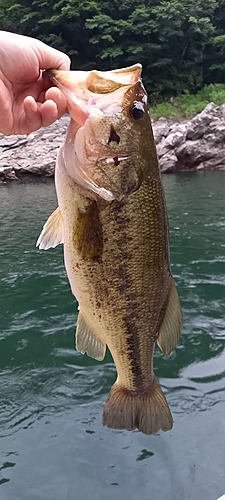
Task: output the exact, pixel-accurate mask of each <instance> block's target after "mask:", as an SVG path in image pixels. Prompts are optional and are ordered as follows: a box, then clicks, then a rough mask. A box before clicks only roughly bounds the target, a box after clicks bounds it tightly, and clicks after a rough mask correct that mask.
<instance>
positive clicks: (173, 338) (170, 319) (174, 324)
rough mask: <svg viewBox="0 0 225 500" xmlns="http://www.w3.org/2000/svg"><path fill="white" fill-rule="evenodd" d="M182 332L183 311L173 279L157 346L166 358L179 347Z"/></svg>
mask: <svg viewBox="0 0 225 500" xmlns="http://www.w3.org/2000/svg"><path fill="white" fill-rule="evenodd" d="M181 330H182V311H181V306H180V300H179V297H178V293H177V289H176V285H175V283H174V280H173V279H172V281H171V286H170V291H169V297H168V302H167V308H166V312H165V315H164V318H163V320H162V323H161V326H160V329H159V335H158V338H157V344H158V346H159V348H160V349H161V351H162V352H163V354H164V355H165V356H168V355H169V354H170V353H171V352H172V350H173V349H174V347H175V346H176V345H177V342H178V340H179V338H180V334H181Z"/></svg>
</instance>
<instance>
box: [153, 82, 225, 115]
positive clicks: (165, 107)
mask: <svg viewBox="0 0 225 500" xmlns="http://www.w3.org/2000/svg"><path fill="white" fill-rule="evenodd" d="M209 102H214V104H217V105H221V104H223V103H225V85H224V84H222V83H221V84H215V85H213V84H211V85H206V86H205V87H203V88H202V89H201V90H199V92H198V93H197V94H190V93H189V92H185V93H184V94H181V95H180V96H179V97H177V98H176V99H174V102H173V103H171V102H162V103H160V104H157V106H152V107H151V115H152V117H153V118H157V117H160V116H164V117H165V118H176V117H177V118H188V117H192V116H194V115H197V114H198V113H201V111H202V110H203V109H204V108H205V107H206V106H207V104H208V103H209Z"/></svg>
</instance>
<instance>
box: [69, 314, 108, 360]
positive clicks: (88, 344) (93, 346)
mask: <svg viewBox="0 0 225 500" xmlns="http://www.w3.org/2000/svg"><path fill="white" fill-rule="evenodd" d="M76 349H77V350H78V351H80V352H81V353H82V354H85V353H86V354H87V355H88V356H91V358H94V359H97V360H98V361H102V360H103V359H104V357H105V351H106V345H105V344H103V342H102V341H101V340H100V339H98V337H96V335H95V334H94V333H93V332H92V330H91V329H90V328H89V326H88V325H87V323H86V321H85V319H84V317H83V316H82V314H81V312H79V314H78V318H77V329H76Z"/></svg>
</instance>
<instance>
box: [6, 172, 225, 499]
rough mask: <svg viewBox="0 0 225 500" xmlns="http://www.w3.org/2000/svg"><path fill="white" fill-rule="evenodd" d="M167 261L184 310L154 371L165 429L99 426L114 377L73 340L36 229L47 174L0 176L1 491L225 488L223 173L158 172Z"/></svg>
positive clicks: (53, 253)
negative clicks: (173, 343)
mask: <svg viewBox="0 0 225 500" xmlns="http://www.w3.org/2000/svg"><path fill="white" fill-rule="evenodd" d="M164 185H165V191H166V200H167V206H168V215H169V221H170V229H171V262H172V269H173V274H174V277H175V281H176V283H177V288H178V292H179V295H180V298H181V303H182V307H183V313H184V330H183V334H182V337H181V340H180V342H179V345H178V346H177V348H176V349H175V350H174V352H173V353H172V354H171V355H170V356H169V357H168V358H164V357H163V355H162V354H161V352H160V351H159V350H158V349H156V353H155V360H154V365H155V373H156V376H157V377H158V378H159V380H160V383H161V385H162V387H163V390H164V392H165V394H166V397H167V399H168V402H169V405H170V408H171V411H172V413H173V417H174V427H173V429H172V431H170V432H167V433H163V432H159V433H158V434H157V435H154V436H145V435H143V434H141V433H139V432H138V431H133V432H127V431H115V430H110V429H107V428H104V427H102V425H101V417H102V409H103V404H104V401H105V400H106V397H107V395H108V392H109V390H110V387H111V385H112V383H113V382H114V380H115V376H116V372H115V368H114V365H113V363H112V360H111V357H110V354H109V353H107V356H106V359H105V360H104V362H101V363H98V362H97V361H95V360H92V359H91V358H88V357H87V356H82V355H81V354H79V353H77V352H76V351H75V349H74V331H75V325H76V317H77V306H76V303H75V300H74V299H73V297H72V295H71V292H70V288H69V284H68V280H67V277H66V274H65V270H64V266H63V258H62V248H61V247H58V248H56V249H54V250H53V249H52V250H49V251H48V252H44V251H42V252H41V251H39V250H38V249H36V248H35V242H36V239H37V237H38V235H39V233H40V230H41V228H42V225H43V223H44V222H45V220H46V218H47V217H48V216H49V215H50V213H51V212H52V211H53V210H54V209H55V208H56V198H55V190H54V185H53V183H52V182H51V181H41V182H37V183H27V184H21V183H19V182H18V183H17V182H16V183H11V184H8V185H1V186H0V206H1V225H0V262H1V266H0V499H1V500H89V499H90V500H115V499H116V500H127V498H129V500H139V499H142V500H163V499H164V498H167V499H171V500H180V499H182V500H201V499H204V500H216V499H217V498H218V497H219V496H220V495H222V494H223V493H225V452H224V450H225V300H224V299H225V196H224V193H225V172H206V173H203V172H198V173H191V174H180V175H167V176H165V177H164Z"/></svg>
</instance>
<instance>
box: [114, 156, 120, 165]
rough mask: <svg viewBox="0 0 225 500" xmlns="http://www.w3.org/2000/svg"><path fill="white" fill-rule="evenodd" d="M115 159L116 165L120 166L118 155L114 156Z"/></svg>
mask: <svg viewBox="0 0 225 500" xmlns="http://www.w3.org/2000/svg"><path fill="white" fill-rule="evenodd" d="M113 161H114V165H115V167H118V165H119V164H120V161H119V160H118V156H114V158H113Z"/></svg>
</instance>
